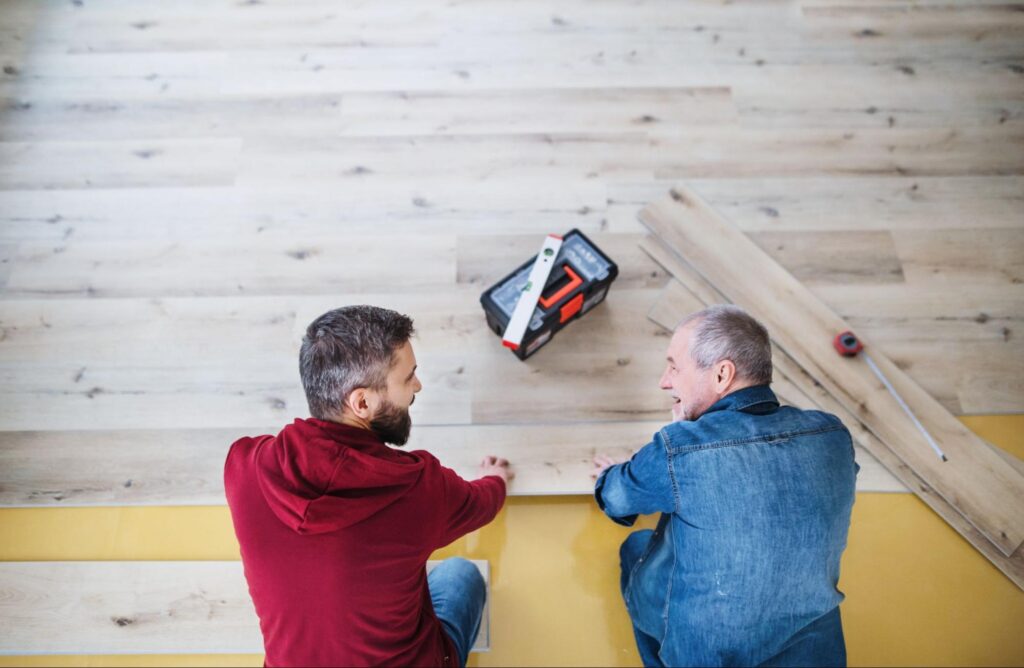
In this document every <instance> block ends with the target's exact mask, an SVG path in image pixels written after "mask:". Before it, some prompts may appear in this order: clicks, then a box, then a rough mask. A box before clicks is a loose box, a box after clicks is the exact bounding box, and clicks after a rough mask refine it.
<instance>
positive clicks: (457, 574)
mask: <svg viewBox="0 0 1024 668" xmlns="http://www.w3.org/2000/svg"><path fill="white" fill-rule="evenodd" d="M431 575H433V576H434V578H443V579H444V580H446V581H449V582H451V583H452V584H457V585H458V586H459V588H460V589H468V590H470V591H473V592H479V593H480V594H482V595H486V593H487V583H486V582H484V576H483V575H481V574H480V569H478V568H477V567H476V566H475V565H474V564H473V562H472V561H469V560H468V559H463V558H462V557H449V558H448V559H445V560H444V561H442V562H441V563H439V564H438V565H437V566H436V567H435V568H434V571H433V573H431Z"/></svg>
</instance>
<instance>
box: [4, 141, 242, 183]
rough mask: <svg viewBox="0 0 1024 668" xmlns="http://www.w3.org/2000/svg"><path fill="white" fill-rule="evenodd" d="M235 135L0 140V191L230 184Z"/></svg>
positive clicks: (236, 146) (237, 143)
mask: <svg viewBox="0 0 1024 668" xmlns="http://www.w3.org/2000/svg"><path fill="white" fill-rule="evenodd" d="M240 149H241V142H240V141H239V140H237V139H205V140H198V139H197V140H188V139H175V140H166V139H149V140H135V141H117V142H89V141H77V142H3V143H0V190H51V189H75V188H104V187H107V188H109V187H132V186H148V187H161V186H217V185H230V184H231V183H233V182H234V180H235V173H236V170H237V169H238V158H239V151H240Z"/></svg>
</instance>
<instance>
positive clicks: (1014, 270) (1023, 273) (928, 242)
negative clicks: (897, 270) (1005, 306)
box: [892, 226, 1024, 308]
mask: <svg viewBox="0 0 1024 668" xmlns="http://www.w3.org/2000/svg"><path fill="white" fill-rule="evenodd" d="M892 236H893V242H894V243H895V248H896V252H897V254H898V256H899V263H900V265H901V267H902V268H903V275H904V276H905V277H906V280H907V282H909V283H914V284H917V285H921V284H928V283H937V284H939V285H942V286H944V287H948V288H950V291H951V292H952V291H954V290H955V289H956V288H957V287H958V286H960V285H964V284H966V283H972V284H973V283H980V284H986V285H989V284H994V285H1012V286H1017V287H1018V288H1019V290H1020V294H1021V297H1022V298H1024V226H1018V227H1017V228H1016V229H976V230H932V231H927V232H925V231H923V230H922V231H919V230H913V231H910V230H901V231H899V232H895V233H893V235H892ZM1022 308H1024V306H1022Z"/></svg>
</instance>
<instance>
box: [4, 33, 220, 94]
mask: <svg viewBox="0 0 1024 668" xmlns="http://www.w3.org/2000/svg"><path fill="white" fill-rule="evenodd" d="M30 43H31V42H30ZM4 65H5V67H6V70H5V71H4V75H5V76H3V77H0V97H4V98H13V99H15V100H18V101H20V102H22V103H29V104H32V103H34V102H37V101H39V100H41V99H68V98H79V99H82V98H84V99H97V98H99V99H105V100H112V99H123V98H125V97H129V98H130V97H136V96H164V95H176V96H185V97H188V96H191V95H203V94H206V95H215V94H217V93H219V92H220V90H221V87H222V84H223V73H224V65H225V54H224V53H222V52H218V51H185V52H155V53H133V54H132V56H131V58H126V57H125V56H124V54H122V53H81V54H70V53H66V52H52V51H46V50H40V51H39V52H33V53H32V57H31V58H26V57H24V56H22V55H20V54H19V55H17V56H5V57H4Z"/></svg>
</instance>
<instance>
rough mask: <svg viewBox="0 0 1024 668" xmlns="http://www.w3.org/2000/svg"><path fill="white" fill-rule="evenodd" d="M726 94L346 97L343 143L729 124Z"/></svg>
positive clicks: (636, 91) (645, 91)
mask: <svg viewBox="0 0 1024 668" xmlns="http://www.w3.org/2000/svg"><path fill="white" fill-rule="evenodd" d="M735 116H736V110H735V107H734V106H733V103H732V96H731V94H730V90H729V88H728V87H717V88H714V87H704V88H635V87H631V88H598V89H582V88H576V89H556V90H545V89H540V90H536V91H532V92H531V93H530V94H528V95H523V93H522V91H514V90H509V91H502V90H486V91H454V92H453V91H447V90H439V91H414V92H404V91H397V92H382V93H364V94H345V95H344V96H343V105H342V109H341V121H342V130H341V132H342V134H344V135H346V136H395V135H399V136H401V135H409V134H420V135H428V134H434V135H466V134H470V135H475V134H480V135H493V134H509V133H516V134H534V133H544V132H548V133H571V132H577V131H579V130H580V129H581V128H586V129H587V131H588V132H595V133H597V132H607V133H621V132H630V131H636V130H638V129H639V130H646V131H653V132H657V130H658V129H659V128H662V127H668V128H671V127H676V126H680V125H682V126H692V125H708V124H712V125H713V124H720V123H723V122H729V121H730V120H733V119H734V118H735Z"/></svg>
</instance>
